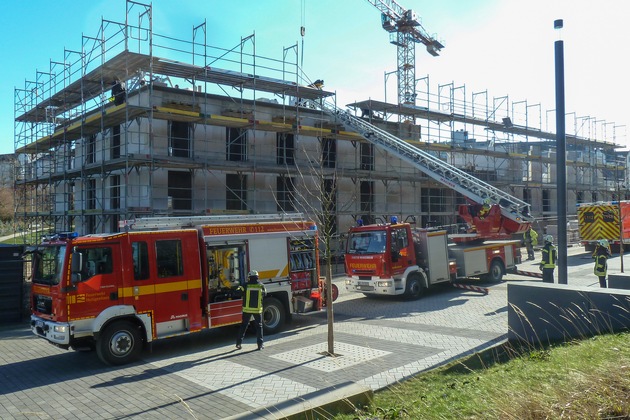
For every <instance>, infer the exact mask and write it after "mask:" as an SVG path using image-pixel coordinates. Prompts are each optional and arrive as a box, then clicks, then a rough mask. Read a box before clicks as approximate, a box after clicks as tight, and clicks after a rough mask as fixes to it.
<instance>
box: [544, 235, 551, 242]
mask: <svg viewBox="0 0 630 420" xmlns="http://www.w3.org/2000/svg"><path fill="white" fill-rule="evenodd" d="M545 242H549V243H550V244H551V243H553V236H551V235H545Z"/></svg>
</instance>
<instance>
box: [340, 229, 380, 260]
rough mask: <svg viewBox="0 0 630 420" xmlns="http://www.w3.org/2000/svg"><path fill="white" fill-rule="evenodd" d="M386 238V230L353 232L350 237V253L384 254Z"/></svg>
mask: <svg viewBox="0 0 630 420" xmlns="http://www.w3.org/2000/svg"><path fill="white" fill-rule="evenodd" d="M386 238H387V234H386V232H385V231H384V230H371V231H366V232H353V233H351V234H350V236H349V238H348V254H384V253H385V249H386V244H387V240H386Z"/></svg>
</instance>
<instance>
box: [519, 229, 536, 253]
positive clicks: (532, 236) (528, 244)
mask: <svg viewBox="0 0 630 420" xmlns="http://www.w3.org/2000/svg"><path fill="white" fill-rule="evenodd" d="M523 242H525V248H527V260H528V261H534V259H535V257H534V247H535V246H536V245H538V233H536V231H535V230H534V229H532V227H531V226H530V227H529V228H527V230H526V231H525V233H524V234H523Z"/></svg>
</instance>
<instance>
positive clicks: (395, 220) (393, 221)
mask: <svg viewBox="0 0 630 420" xmlns="http://www.w3.org/2000/svg"><path fill="white" fill-rule="evenodd" d="M390 220H391V222H392V225H395V224H396V223H398V217H396V216H392V217H391V219H390Z"/></svg>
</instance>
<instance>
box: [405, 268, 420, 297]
mask: <svg viewBox="0 0 630 420" xmlns="http://www.w3.org/2000/svg"><path fill="white" fill-rule="evenodd" d="M420 296H422V283H421V282H420V276H419V275H417V274H412V275H410V276H409V277H408V278H407V289H406V290H405V297H406V298H407V299H418V298H420Z"/></svg>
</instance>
